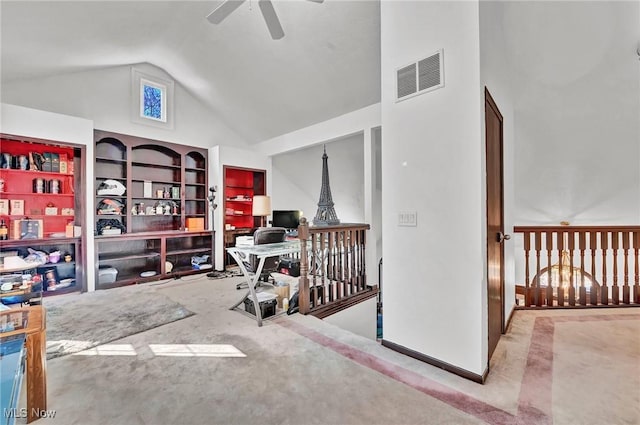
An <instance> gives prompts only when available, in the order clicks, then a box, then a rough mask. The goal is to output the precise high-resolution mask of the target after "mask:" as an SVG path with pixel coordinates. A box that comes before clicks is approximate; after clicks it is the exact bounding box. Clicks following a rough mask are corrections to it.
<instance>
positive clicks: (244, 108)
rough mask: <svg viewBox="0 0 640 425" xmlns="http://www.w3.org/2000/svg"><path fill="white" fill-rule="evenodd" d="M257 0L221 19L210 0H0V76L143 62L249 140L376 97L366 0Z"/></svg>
mask: <svg viewBox="0 0 640 425" xmlns="http://www.w3.org/2000/svg"><path fill="white" fill-rule="evenodd" d="M273 3H274V8H275V9H276V13H277V15H278V17H279V18H280V21H281V24H282V27H283V29H284V32H285V36H284V38H283V39H281V40H272V39H271V37H270V36H269V32H268V30H267V27H266V25H265V23H264V20H263V17H262V15H261V13H260V9H259V7H258V2H257V0H247V1H246V2H245V3H244V4H243V5H242V6H241V7H240V8H239V9H237V10H235V11H234V12H233V13H232V14H231V15H229V16H228V17H227V18H226V19H225V20H224V21H223V22H222V23H221V24H219V25H213V24H211V23H209V22H208V21H207V19H206V16H207V15H208V14H209V13H210V12H211V11H212V10H214V9H215V8H216V7H217V6H218V5H219V4H221V1H216V0H211V1H170V2H155V1H86V0H85V1H76V2H66V1H64V2H61V1H44V2H34V1H15V2H14V1H5V0H3V1H2V3H1V6H0V7H1V15H2V16H1V18H2V83H3V84H4V83H7V82H11V81H14V80H19V79H29V78H37V77H42V76H46V75H56V74H63V73H70V72H78V71H83V70H89V69H96V68H102V67H111V66H118V65H128V64H137V63H143V62H148V63H150V64H153V65H155V66H158V67H160V68H162V69H164V70H165V71H166V72H167V73H169V75H171V76H172V77H173V78H174V79H175V81H176V82H177V83H178V84H180V85H182V86H183V87H184V88H185V89H186V90H187V91H188V92H190V93H191V94H192V95H193V96H195V97H197V98H199V99H200V100H201V101H202V102H203V103H204V104H205V105H206V106H207V107H209V108H210V109H211V113H212V114H215V115H216V116H218V117H220V118H221V119H222V120H223V121H224V122H226V124H227V125H228V126H229V127H230V128H232V129H234V130H235V131H236V132H237V133H238V134H240V135H241V136H242V137H244V138H245V139H246V141H247V142H248V143H256V142H259V141H262V140H266V139H269V138H271V137H275V136H277V135H280V134H284V133H287V132H290V131H293V130H296V129H299V128H303V127H306V126H308V125H311V124H314V123H316V122H319V121H323V120H326V119H329V118H333V117H336V116H340V115H342V114H344V113H347V112H350V111H353V110H355V109H359V108H362V107H364V106H368V105H371V104H373V103H376V102H379V101H380V4H379V2H378V1H344V0H325V1H324V2H323V3H315V2H312V1H305V0H287V1H285V0H274V1H273Z"/></svg>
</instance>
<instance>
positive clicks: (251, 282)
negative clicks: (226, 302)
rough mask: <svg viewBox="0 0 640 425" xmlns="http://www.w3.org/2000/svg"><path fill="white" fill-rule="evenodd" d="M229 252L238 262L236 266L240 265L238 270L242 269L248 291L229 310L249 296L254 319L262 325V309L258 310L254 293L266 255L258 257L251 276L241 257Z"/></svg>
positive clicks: (258, 306) (256, 297)
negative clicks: (254, 314) (254, 315)
mask: <svg viewBox="0 0 640 425" xmlns="http://www.w3.org/2000/svg"><path fill="white" fill-rule="evenodd" d="M229 254H231V256H232V257H233V259H234V260H236V263H238V266H239V267H240V270H242V274H243V275H244V278H245V279H246V281H247V286H248V287H249V291H247V293H246V294H244V297H242V298H241V299H240V301H238V302H237V303H236V304H234V305H233V306H232V307H230V308H229V310H233V309H235V308H236V307H238V306H239V305H240V304H242V302H243V301H244V300H245V299H247V297H249V296H251V300H252V301H253V307H254V310H255V312H256V321H257V322H258V326H262V311H261V310H260V304H259V303H258V296H257V295H256V285H257V284H258V281H259V280H260V274H261V273H262V268H263V267H264V262H265V260H266V257H263V258H260V262H259V263H258V268H257V270H256V271H255V274H254V275H253V276H251V273H249V271H248V270H247V268H246V267H245V265H244V263H243V262H242V259H240V258H238V254H236V253H235V252H229Z"/></svg>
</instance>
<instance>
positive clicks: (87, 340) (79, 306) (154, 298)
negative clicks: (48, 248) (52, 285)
mask: <svg viewBox="0 0 640 425" xmlns="http://www.w3.org/2000/svg"><path fill="white" fill-rule="evenodd" d="M43 305H44V307H45V309H46V311H47V358H48V359H52V358H55V357H59V356H64V355H67V354H73V353H77V352H80V351H83V350H86V349H88V348H92V347H96V346H99V345H102V344H106V343H108V342H112V341H115V340H118V339H121V338H124V337H126V336H129V335H133V334H136V333H140V332H143V331H146V330H149V329H153V328H156V327H158V326H162V325H165V324H168V323H171V322H175V321H176V320H180V319H184V318H186V317H189V316H192V315H193V314H194V313H193V312H192V311H190V310H188V309H186V308H185V307H184V306H182V305H181V304H179V303H177V302H175V301H173V300H171V299H169V298H168V297H166V296H165V295H162V294H160V293H158V292H156V291H154V290H153V289H151V288H149V287H141V286H128V287H122V288H113V289H108V290H103V291H95V292H88V293H84V294H69V295H62V296H58V297H51V298H45V299H44V302H43Z"/></svg>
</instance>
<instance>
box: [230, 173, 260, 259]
mask: <svg viewBox="0 0 640 425" xmlns="http://www.w3.org/2000/svg"><path fill="white" fill-rule="evenodd" d="M223 173H224V192H223V199H224V202H223V207H224V208H223V211H224V245H225V247H229V246H234V245H235V242H236V237H238V236H243V235H251V234H253V232H254V230H255V229H256V228H257V227H259V226H260V220H261V217H254V216H253V215H252V211H251V210H252V206H253V197H254V196H255V195H265V194H266V187H267V186H266V185H267V182H266V171H265V170H258V169H253V168H242V167H233V166H229V165H225V166H224V167H223ZM228 264H231V265H233V264H235V261H234V260H233V259H232V258H231V257H230V256H229V255H225V265H228Z"/></svg>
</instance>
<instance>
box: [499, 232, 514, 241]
mask: <svg viewBox="0 0 640 425" xmlns="http://www.w3.org/2000/svg"><path fill="white" fill-rule="evenodd" d="M497 236H498V238H497V239H498V242H499V243H501V242H504V241H508V240H509V239H511V235H506V234H504V233H502V232H498V235H497Z"/></svg>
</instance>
